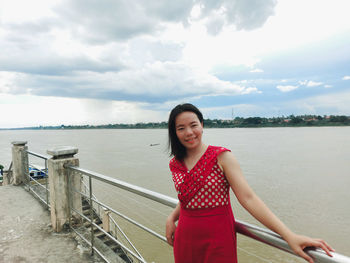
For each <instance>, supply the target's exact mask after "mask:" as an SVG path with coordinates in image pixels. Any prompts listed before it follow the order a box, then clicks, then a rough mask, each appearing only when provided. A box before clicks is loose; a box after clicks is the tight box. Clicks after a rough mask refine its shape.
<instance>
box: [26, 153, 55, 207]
mask: <svg viewBox="0 0 350 263" xmlns="http://www.w3.org/2000/svg"><path fill="white" fill-rule="evenodd" d="M27 154H28V155H31V156H34V157H37V158H39V159H41V160H43V161H44V168H41V167H38V166H37V165H34V164H29V163H28V168H33V169H36V170H37V171H40V172H41V173H43V174H44V175H45V176H44V178H43V179H44V183H45V184H42V183H41V181H42V180H37V179H35V178H33V177H32V176H30V171H29V170H28V174H27V177H28V179H29V183H28V184H27V187H28V189H29V192H32V193H33V194H34V195H35V196H36V197H37V198H38V199H39V200H40V201H41V202H43V203H44V204H45V206H46V208H47V210H50V202H49V193H50V190H49V184H48V179H49V176H48V168H47V160H48V159H49V157H48V156H44V155H41V154H38V153H34V152H31V151H27ZM28 157H29V156H28ZM28 162H29V160H28ZM36 186H38V187H36ZM40 189H41V190H43V191H44V194H43V193H42V191H40Z"/></svg>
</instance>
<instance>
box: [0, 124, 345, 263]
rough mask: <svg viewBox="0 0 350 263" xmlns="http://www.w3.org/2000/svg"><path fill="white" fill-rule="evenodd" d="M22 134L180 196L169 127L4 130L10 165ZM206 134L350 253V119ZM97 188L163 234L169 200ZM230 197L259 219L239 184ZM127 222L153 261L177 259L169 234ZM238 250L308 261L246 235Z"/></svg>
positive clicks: (42, 146)
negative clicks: (239, 193)
mask: <svg viewBox="0 0 350 263" xmlns="http://www.w3.org/2000/svg"><path fill="white" fill-rule="evenodd" d="M16 140H21V141H28V147H29V150H30V151H33V152H36V153H40V154H46V150H47V149H50V148H53V147H56V146H63V145H69V146H75V147H77V148H78V149H79V153H78V154H77V155H76V157H78V158H79V160H80V166H81V167H82V168H85V169H89V170H92V171H95V172H98V173H101V174H104V175H107V176H110V177H113V178H117V179H120V180H123V181H126V182H129V183H132V184H135V185H138V186H142V187H144V188H147V189H150V190H153V191H156V192H159V193H162V194H165V195H169V196H172V197H176V193H175V190H174V187H173V183H172V180H171V175H170V172H169V169H168V162H169V159H170V158H169V156H168V152H167V131H166V130H162V129H149V130H52V131H45V130H38V131H34V130H23V131H0V164H2V165H4V166H5V167H6V168H7V167H8V165H9V164H10V162H11V142H12V141H16ZM203 140H204V142H205V143H206V144H210V145H219V146H224V147H227V148H229V149H231V150H232V152H233V154H234V155H235V156H236V158H237V159H238V161H239V162H240V164H241V167H242V170H243V173H244V175H245V177H246V179H247V181H248V182H249V184H250V185H251V187H252V188H253V189H254V191H255V192H256V193H257V194H258V195H259V196H260V197H261V198H262V199H263V200H264V202H265V203H266V204H267V205H268V206H269V207H270V208H271V210H272V211H273V212H274V213H275V214H276V215H277V216H278V217H279V218H280V219H281V220H282V221H283V222H284V223H285V224H286V225H287V226H288V227H290V228H291V229H292V230H293V231H295V232H297V233H300V234H304V235H309V236H313V237H321V238H323V239H325V240H326V241H327V242H328V243H330V244H331V245H332V246H333V247H334V248H335V249H336V251H337V252H338V253H342V254H345V255H347V256H350V226H349V222H350V205H349V202H350V127H312V128H247V129H245V128H244V129H205V130H204V135H203ZM151 144H157V145H155V146H150V145H151ZM30 159H31V161H32V162H33V163H36V164H41V162H40V160H38V159H36V158H30ZM93 189H94V192H95V193H96V195H97V198H98V199H99V200H101V201H103V202H105V203H106V204H108V205H110V206H112V207H113V208H115V209H117V210H119V211H121V212H123V213H125V214H126V215H127V216H129V217H132V218H134V219H136V220H137V221H139V222H141V223H142V224H144V225H146V226H147V227H149V228H151V229H153V230H155V231H156V232H158V233H160V234H164V226H165V224H164V223H165V219H166V217H167V215H168V214H169V213H170V211H171V209H170V208H168V207H165V206H164V205H160V204H157V203H155V202H153V201H148V200H144V199H143V198H140V197H138V196H135V195H133V194H129V193H126V192H125V191H123V190H119V189H116V188H115V187H111V186H108V185H105V184H102V183H99V182H94V184H93ZM231 200H232V206H233V211H234V215H235V217H236V218H237V219H239V220H242V221H245V222H248V223H251V224H255V225H259V226H260V224H259V223H258V222H257V221H256V220H255V219H254V218H252V217H251V216H250V215H249V214H248V213H247V212H246V211H245V210H244V209H243V208H242V207H241V206H240V205H239V204H238V203H237V201H236V199H235V197H234V195H233V193H232V191H231ZM120 225H121V226H122V227H123V229H124V230H125V232H126V233H127V234H128V235H129V237H130V239H131V240H132V241H133V242H134V244H135V246H136V247H137V248H138V249H139V250H140V252H141V253H142V255H143V256H144V257H145V259H146V260H147V261H148V262H157V263H158V262H173V257H172V248H171V247H169V246H168V245H167V244H165V243H164V242H163V241H160V240H158V239H156V238H155V237H153V236H151V235H150V234H145V233H142V232H141V231H140V230H138V229H137V228H135V227H134V226H132V225H130V224H129V223H126V222H124V221H120ZM238 257H239V262H247V263H250V262H254V263H255V262H258V263H259V262H276V263H277V262H304V261H302V260H301V259H298V258H296V257H294V256H291V255H288V254H286V253H284V252H280V251H278V250H276V249H274V248H270V247H268V246H266V245H262V244H259V243H258V242H256V241H254V240H250V239H248V238H246V237H243V236H241V235H238Z"/></svg>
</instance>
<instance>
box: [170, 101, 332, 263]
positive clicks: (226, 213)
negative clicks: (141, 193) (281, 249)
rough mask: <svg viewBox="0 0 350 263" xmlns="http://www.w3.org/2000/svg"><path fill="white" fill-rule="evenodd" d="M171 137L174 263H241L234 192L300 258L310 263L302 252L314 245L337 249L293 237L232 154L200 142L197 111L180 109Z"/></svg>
mask: <svg viewBox="0 0 350 263" xmlns="http://www.w3.org/2000/svg"><path fill="white" fill-rule="evenodd" d="M168 132H169V147H170V150H171V154H172V155H173V156H174V158H173V159H171V161H170V163H169V167H170V170H171V172H172V176H173V181H174V184H175V188H176V190H177V192H178V197H179V201H180V202H179V204H178V205H177V207H176V208H175V209H174V211H173V212H172V213H171V214H170V215H169V216H168V218H167V221H166V238H167V241H168V243H169V244H170V245H172V246H173V247H174V258H175V263H195V262H198V263H214V262H220V263H234V262H237V247H236V231H235V226H234V217H233V214H232V209H231V204H230V197H229V189H230V188H231V189H232V190H233V192H234V194H235V195H236V197H237V199H238V201H239V202H240V204H241V205H242V206H243V207H244V208H245V209H246V210H247V211H248V212H249V213H250V214H251V215H253V216H254V217H255V218H256V219H257V220H259V221H260V222H261V223H262V224H264V225H265V226H266V227H268V228H269V229H271V230H272V231H274V232H276V233H278V234H279V235H280V236H281V237H282V238H283V239H284V240H286V242H288V244H289V246H290V247H291V248H292V249H293V251H294V252H295V253H296V254H298V255H300V256H301V257H303V258H304V259H305V260H307V261H309V262H310V263H311V262H313V260H312V258H311V257H310V256H309V255H307V254H306V253H305V252H304V251H303V249H304V248H305V247H309V246H313V247H320V248H322V249H324V250H325V252H326V253H327V254H328V255H329V256H331V253H330V251H334V250H333V249H332V248H331V247H330V246H329V245H328V244H327V243H326V242H324V241H323V240H320V239H312V238H309V237H305V236H300V235H297V234H295V233H293V232H292V231H291V230H289V229H288V228H287V227H286V226H285V225H284V224H283V223H282V222H281V221H280V220H279V219H278V218H277V217H276V216H275V215H274V214H273V213H272V212H271V211H270V209H269V208H268V207H267V206H266V205H265V204H264V202H263V201H261V200H260V199H259V197H258V196H257V195H256V194H255V193H254V192H253V190H252V189H251V188H250V187H249V185H248V183H247V182H246V180H245V179H244V177H243V175H242V171H241V169H240V166H239V163H238V162H237V160H236V159H235V158H234V156H233V154H232V153H231V152H230V150H228V149H226V148H223V147H215V146H207V145H205V144H204V143H203V142H202V133H203V115H202V113H201V112H200V111H199V110H198V109H197V108H196V107H195V106H193V105H192V104H189V103H186V104H180V105H178V106H176V107H175V108H174V109H173V110H172V111H171V113H170V116H169V122H168ZM177 221H178V224H177V226H176V222H177Z"/></svg>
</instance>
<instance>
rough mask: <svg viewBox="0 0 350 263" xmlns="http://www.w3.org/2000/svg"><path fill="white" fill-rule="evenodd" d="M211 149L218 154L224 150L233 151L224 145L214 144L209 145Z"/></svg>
mask: <svg viewBox="0 0 350 263" xmlns="http://www.w3.org/2000/svg"><path fill="white" fill-rule="evenodd" d="M209 150H210V151H211V152H215V153H216V155H219V154H220V153H222V152H231V150H230V149H228V148H225V147H222V146H214V145H209Z"/></svg>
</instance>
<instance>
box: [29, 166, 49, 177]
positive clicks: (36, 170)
mask: <svg viewBox="0 0 350 263" xmlns="http://www.w3.org/2000/svg"><path fill="white" fill-rule="evenodd" d="M29 176H30V177H31V178H33V179H41V178H45V177H47V169H45V168H41V167H38V166H35V167H34V166H29Z"/></svg>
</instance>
